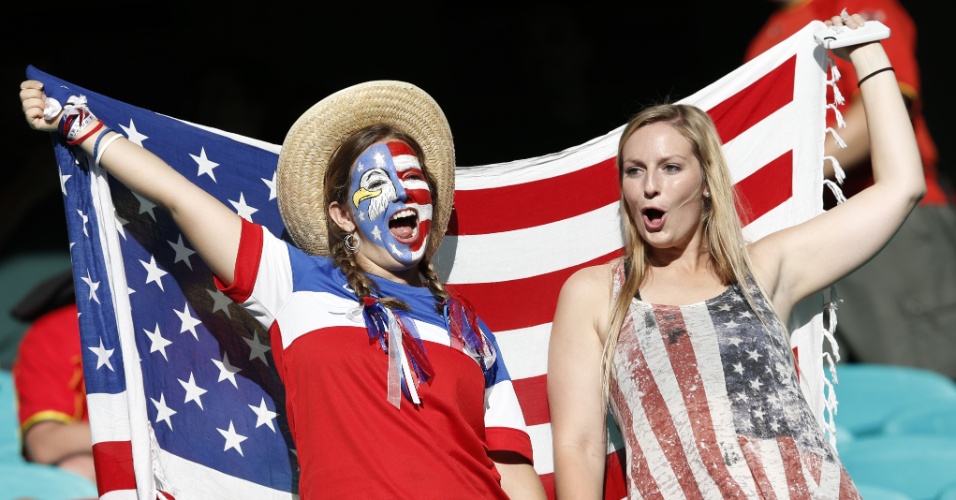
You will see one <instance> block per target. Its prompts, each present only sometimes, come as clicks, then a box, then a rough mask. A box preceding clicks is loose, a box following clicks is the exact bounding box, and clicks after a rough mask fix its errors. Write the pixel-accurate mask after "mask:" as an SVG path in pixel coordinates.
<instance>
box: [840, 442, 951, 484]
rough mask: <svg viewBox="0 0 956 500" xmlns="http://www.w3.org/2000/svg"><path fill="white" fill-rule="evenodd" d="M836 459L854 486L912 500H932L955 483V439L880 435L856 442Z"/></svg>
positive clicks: (842, 451)
mask: <svg viewBox="0 0 956 500" xmlns="http://www.w3.org/2000/svg"><path fill="white" fill-rule="evenodd" d="M840 458H841V460H842V461H843V465H844V466H845V467H846V470H847V472H848V473H849V474H850V477H852V478H853V481H854V482H856V483H858V484H863V485H867V486H869V487H875V488H883V489H888V490H892V491H898V492H900V493H902V494H904V495H906V496H908V497H910V498H912V499H913V500H935V499H936V498H937V496H938V495H939V494H940V493H941V492H942V491H943V489H944V488H945V487H947V486H948V485H950V484H951V483H953V482H954V481H956V437H948V436H920V435H881V436H875V437H869V438H865V439H856V440H854V441H853V443H852V445H850V446H847V447H845V449H843V450H841V451H840ZM863 498H868V497H867V496H866V495H863Z"/></svg>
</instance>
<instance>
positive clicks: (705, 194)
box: [704, 189, 710, 198]
mask: <svg viewBox="0 0 956 500" xmlns="http://www.w3.org/2000/svg"><path fill="white" fill-rule="evenodd" d="M704 198H710V191H708V190H706V189H705V190H704Z"/></svg>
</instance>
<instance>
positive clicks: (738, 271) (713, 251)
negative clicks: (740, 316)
mask: <svg viewBox="0 0 956 500" xmlns="http://www.w3.org/2000/svg"><path fill="white" fill-rule="evenodd" d="M652 123H666V124H668V125H670V126H672V127H674V129H675V130H677V131H678V132H679V133H680V134H681V135H682V136H683V137H684V138H686V139H687V140H688V141H689V142H690V144H691V148H692V149H693V153H694V156H695V157H696V158H697V160H698V162H699V163H700V166H701V171H702V176H701V183H702V186H701V187H702V188H703V190H706V191H709V193H710V196H709V197H704V209H703V211H702V213H701V222H702V223H703V225H704V245H706V247H707V249H708V251H709V253H710V261H711V265H712V266H713V269H714V272H715V273H716V274H717V276H718V278H719V279H720V280H721V282H722V283H723V284H725V285H730V284H733V283H738V284H740V285H741V289H742V291H743V293H744V297H745V298H746V300H747V303H748V304H750V306H751V308H753V309H754V310H755V311H757V314H758V315H760V312H759V310H758V309H757V307H755V304H754V302H753V297H752V296H751V294H750V289H749V287H748V286H747V278H748V277H749V276H750V275H751V267H752V266H751V263H750V257H749V256H748V254H747V241H746V240H745V238H744V235H743V230H742V227H741V223H740V218H739V216H738V215H737V210H736V207H737V206H738V204H739V200H738V199H737V194H736V191H735V190H734V187H733V181H732V179H731V177H730V169H729V167H728V166H727V160H726V158H725V157H724V153H723V149H722V148H721V142H720V136H719V134H718V133H717V128H716V127H715V126H714V122H713V120H711V118H710V116H709V115H707V113H705V112H704V111H703V110H701V109H700V108H697V107H695V106H691V105H686V104H657V105H654V106H650V107H648V108H646V109H644V110H642V111H641V112H640V113H638V114H637V115H635V116H634V117H633V118H632V119H631V120H630V121H629V122H628V123H627V126H625V128H624V131H623V132H622V134H621V139H620V141H619V143H618V148H617V151H618V155H617V170H618V184H619V185H621V186H623V180H624V177H623V176H624V164H623V159H622V155H621V152H622V150H623V148H624V143H625V142H626V141H627V139H629V138H630V137H631V135H632V134H634V132H636V131H637V130H638V129H640V128H641V127H644V126H646V125H650V124H652ZM620 211H621V221H622V223H623V224H622V225H623V228H622V231H623V233H624V258H623V260H622V264H621V265H623V266H625V276H626V277H625V280H624V283H623V285H622V286H621V289H620V291H619V293H618V295H617V296H616V298H615V299H614V302H613V304H612V307H611V317H610V321H609V330H608V332H607V333H608V335H607V341H606V342H605V344H604V356H603V361H602V369H603V371H604V379H603V380H604V382H603V384H604V395H605V400H606V399H607V397H608V395H609V394H610V393H609V390H610V379H611V366H612V361H613V359H614V351H615V349H616V348H617V342H618V337H619V336H620V333H621V329H622V327H623V326H624V319H625V317H626V316H627V313H628V310H629V308H630V304H631V299H632V298H633V297H634V296H635V295H636V294H637V292H638V290H639V289H640V287H641V285H643V284H644V281H645V280H646V278H647V268H648V252H647V249H646V248H645V246H644V240H642V239H641V237H640V234H639V233H638V232H637V221H635V220H634V217H633V215H632V214H631V211H630V210H628V207H627V203H626V201H625V200H624V195H623V190H622V194H621V201H620ZM612 283H613V281H612ZM758 290H760V289H759V288H758ZM760 293H761V294H763V295H764V296H766V294H765V293H764V292H763V290H760ZM760 319H761V321H763V320H764V318H763V317H761V318H760Z"/></svg>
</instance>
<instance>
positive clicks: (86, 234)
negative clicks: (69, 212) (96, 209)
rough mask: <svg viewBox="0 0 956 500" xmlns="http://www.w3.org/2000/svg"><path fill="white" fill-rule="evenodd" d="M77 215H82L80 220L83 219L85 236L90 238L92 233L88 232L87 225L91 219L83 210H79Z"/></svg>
mask: <svg viewBox="0 0 956 500" xmlns="http://www.w3.org/2000/svg"><path fill="white" fill-rule="evenodd" d="M76 213H77V214H79V215H80V219H83V236H89V235H90V233H88V232H87V231H86V223H87V222H89V221H90V218H89V217H87V216H86V214H84V213H83V211H82V210H79V209H77V210H76Z"/></svg>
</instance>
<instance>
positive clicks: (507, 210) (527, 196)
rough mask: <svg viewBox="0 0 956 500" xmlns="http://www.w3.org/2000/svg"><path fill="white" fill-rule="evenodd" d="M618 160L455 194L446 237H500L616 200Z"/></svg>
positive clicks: (584, 211) (611, 159)
mask: <svg viewBox="0 0 956 500" xmlns="http://www.w3.org/2000/svg"><path fill="white" fill-rule="evenodd" d="M618 191H619V189H618V183H617V167H616V166H615V162H614V158H609V159H607V160H604V161H602V162H600V163H598V164H595V165H591V166H588V167H585V168H582V169H580V170H576V171H574V172H570V173H567V174H564V175H559V176H557V177H552V178H549V179H542V180H538V181H533V182H528V183H524V184H516V185H513V186H499V187H494V188H488V189H474V190H456V191H455V211H454V212H453V213H452V217H451V222H450V223H449V225H448V234H455V235H459V236H465V235H472V234H487V233H499V232H504V231H513V230H517V229H524V228H529V227H536V226H540V225H543V224H548V223H551V222H555V221H559V220H563V219H567V218H570V217H574V216H576V215H581V214H583V213H587V212H590V211H593V210H597V209H598V208H601V207H604V206H607V205H610V204H611V203H614V202H616V201H618V199H619V195H618Z"/></svg>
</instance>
